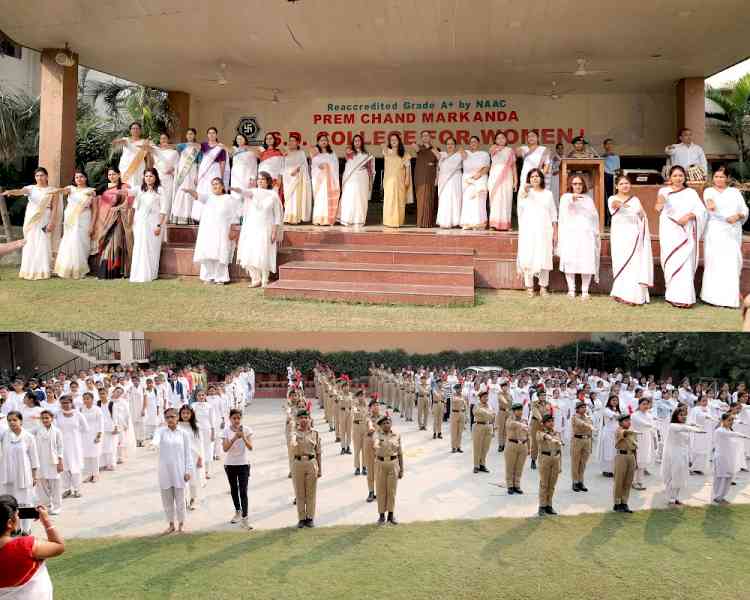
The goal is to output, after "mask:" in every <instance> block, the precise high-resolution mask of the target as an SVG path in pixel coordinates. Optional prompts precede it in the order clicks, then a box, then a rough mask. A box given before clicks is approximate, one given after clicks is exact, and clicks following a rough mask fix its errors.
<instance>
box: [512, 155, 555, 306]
mask: <svg viewBox="0 0 750 600" xmlns="http://www.w3.org/2000/svg"><path fill="white" fill-rule="evenodd" d="M524 184H525V185H524V187H523V188H522V189H521V192H520V193H519V195H518V255H517V256H516V268H517V270H518V273H519V274H520V275H523V281H524V287H525V288H526V291H527V293H528V295H529V296H533V295H534V277H536V278H537V279H538V280H539V287H540V292H539V293H540V294H541V295H542V296H546V295H547V286H548V285H549V272H550V271H551V270H552V251H553V248H554V246H555V243H556V241H557V209H556V208H555V199H554V198H553V197H552V192H550V191H549V190H546V189H544V173H542V171H541V170H539V169H532V170H531V171H529V175H528V178H527V181H525V182H524Z"/></svg>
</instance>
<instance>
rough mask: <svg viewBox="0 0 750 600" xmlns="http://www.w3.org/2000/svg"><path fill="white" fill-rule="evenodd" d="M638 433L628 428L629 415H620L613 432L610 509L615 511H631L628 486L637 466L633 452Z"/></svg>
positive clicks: (636, 444) (635, 448) (631, 481)
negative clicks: (613, 450) (612, 500)
mask: <svg viewBox="0 0 750 600" xmlns="http://www.w3.org/2000/svg"><path fill="white" fill-rule="evenodd" d="M637 435H638V434H637V433H636V432H635V431H631V429H630V415H629V414H624V415H622V416H620V426H619V427H618V428H617V431H616V432H615V449H616V450H617V454H616V455H615V482H614V484H615V489H614V497H615V498H614V500H615V505H614V506H613V507H612V509H613V510H614V511H615V512H626V513H630V512H633V511H632V510H630V507H628V499H629V498H630V487H631V486H632V485H633V477H634V476H635V470H636V468H637V465H636V460H635V453H636V450H637V449H638V442H637V441H636V440H637V438H636V436H637Z"/></svg>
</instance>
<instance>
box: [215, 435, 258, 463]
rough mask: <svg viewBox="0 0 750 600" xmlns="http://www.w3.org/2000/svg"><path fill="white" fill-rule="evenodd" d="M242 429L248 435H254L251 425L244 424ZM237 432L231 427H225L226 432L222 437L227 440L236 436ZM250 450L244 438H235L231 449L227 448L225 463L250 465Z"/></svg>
mask: <svg viewBox="0 0 750 600" xmlns="http://www.w3.org/2000/svg"><path fill="white" fill-rule="evenodd" d="M242 431H243V432H244V433H246V434H247V436H248V437H252V435H253V430H252V429H250V428H249V427H245V426H244V425H243V426H242ZM234 434H235V432H234V431H232V429H231V427H225V428H224V433H223V434H222V436H221V437H222V439H225V440H231V439H233V438H234ZM248 452H250V451H249V450H248V449H247V446H246V445H245V442H244V440H234V442H233V443H232V445H231V446H230V447H229V450H227V454H226V456H225V457H224V464H225V465H229V466H232V465H249V464H250V457H249V456H248Z"/></svg>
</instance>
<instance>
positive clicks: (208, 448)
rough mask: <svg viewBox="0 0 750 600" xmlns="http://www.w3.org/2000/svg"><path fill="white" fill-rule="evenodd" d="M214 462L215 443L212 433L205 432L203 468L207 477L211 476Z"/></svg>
mask: <svg viewBox="0 0 750 600" xmlns="http://www.w3.org/2000/svg"><path fill="white" fill-rule="evenodd" d="M213 460H214V443H213V442H212V441H211V431H210V430H207V431H204V432H203V467H204V469H205V470H206V475H210V474H211V463H212V462H213Z"/></svg>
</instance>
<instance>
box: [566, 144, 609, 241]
mask: <svg viewBox="0 0 750 600" xmlns="http://www.w3.org/2000/svg"><path fill="white" fill-rule="evenodd" d="M578 173H583V174H585V175H586V176H587V177H586V179H587V180H588V183H590V184H591V185H590V187H589V193H590V194H591V198H592V199H593V200H594V206H596V210H597V211H598V212H599V231H604V214H605V213H604V211H605V210H607V207H606V198H605V197H604V159H603V158H563V159H562V162H561V163H560V195H561V196H562V195H563V194H564V193H565V192H567V191H568V179H570V178H571V177H572V176H573V175H577V174H578Z"/></svg>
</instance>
